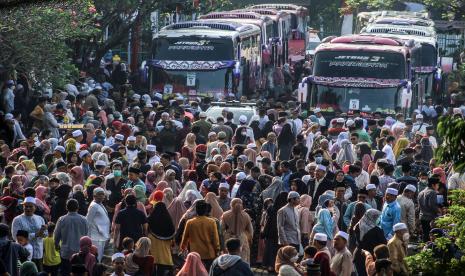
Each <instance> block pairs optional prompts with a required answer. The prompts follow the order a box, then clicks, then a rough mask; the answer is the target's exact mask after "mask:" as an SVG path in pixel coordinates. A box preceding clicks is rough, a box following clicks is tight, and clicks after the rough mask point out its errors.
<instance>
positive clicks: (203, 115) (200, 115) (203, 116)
mask: <svg viewBox="0 0 465 276" xmlns="http://www.w3.org/2000/svg"><path fill="white" fill-rule="evenodd" d="M199 118H207V113H205V112H200V114H199Z"/></svg>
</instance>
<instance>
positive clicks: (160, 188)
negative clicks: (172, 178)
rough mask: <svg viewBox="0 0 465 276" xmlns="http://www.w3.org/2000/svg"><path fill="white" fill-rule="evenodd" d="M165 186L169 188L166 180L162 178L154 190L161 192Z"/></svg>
mask: <svg viewBox="0 0 465 276" xmlns="http://www.w3.org/2000/svg"><path fill="white" fill-rule="evenodd" d="M166 188H169V187H168V182H166V181H164V180H163V181H160V182H158V184H157V188H155V191H161V192H163V190H164V189H166ZM155 191H154V192H155Z"/></svg>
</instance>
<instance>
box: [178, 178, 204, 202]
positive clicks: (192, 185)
mask: <svg viewBox="0 0 465 276" xmlns="http://www.w3.org/2000/svg"><path fill="white" fill-rule="evenodd" d="M188 191H193V193H194V195H195V197H196V199H202V198H203V196H202V195H201V194H200V192H199V190H197V184H195V182H194V181H187V183H186V185H185V186H184V188H182V191H181V193H180V194H179V196H178V197H179V198H180V199H181V201H182V202H184V201H186V200H187V192H188Z"/></svg>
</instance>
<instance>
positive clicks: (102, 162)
mask: <svg viewBox="0 0 465 276" xmlns="http://www.w3.org/2000/svg"><path fill="white" fill-rule="evenodd" d="M95 166H103V167H106V166H107V163H106V162H105V161H103V160H97V162H95Z"/></svg>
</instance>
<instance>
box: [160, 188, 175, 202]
mask: <svg viewBox="0 0 465 276" xmlns="http://www.w3.org/2000/svg"><path fill="white" fill-rule="evenodd" d="M173 199H174V193H173V190H171V188H165V189H163V200H162V201H163V203H165V206H170V204H171V202H173Z"/></svg>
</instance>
